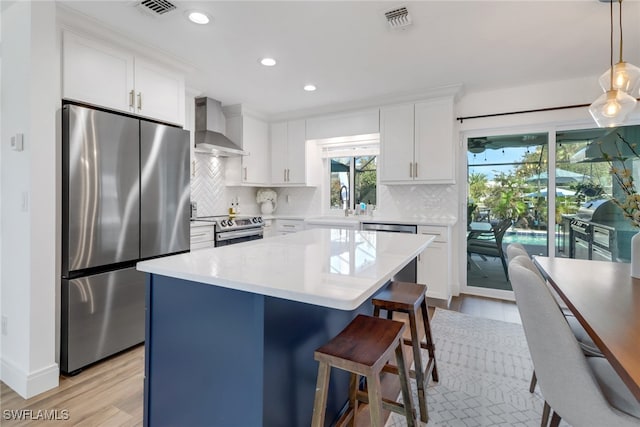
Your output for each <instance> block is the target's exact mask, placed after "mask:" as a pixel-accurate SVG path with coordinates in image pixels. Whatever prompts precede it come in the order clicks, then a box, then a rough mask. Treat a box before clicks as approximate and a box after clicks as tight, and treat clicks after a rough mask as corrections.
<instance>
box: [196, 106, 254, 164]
mask: <svg viewBox="0 0 640 427" xmlns="http://www.w3.org/2000/svg"><path fill="white" fill-rule="evenodd" d="M224 128H225V117H224V114H223V112H222V104H221V103H220V101H216V100H215V99H211V98H207V97H202V98H196V132H195V142H196V148H195V151H196V153H205V154H210V155H212V156H218V157H232V156H245V155H247V154H248V153H246V152H245V151H243V150H242V148H240V147H239V146H238V145H237V144H236V143H235V142H233V141H231V140H230V139H229V138H227V137H226V136H224Z"/></svg>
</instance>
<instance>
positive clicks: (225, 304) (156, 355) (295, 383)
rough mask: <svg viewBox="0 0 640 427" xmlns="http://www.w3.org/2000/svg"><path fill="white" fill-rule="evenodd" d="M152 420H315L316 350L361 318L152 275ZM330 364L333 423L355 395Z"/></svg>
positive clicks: (241, 424)
mask: <svg viewBox="0 0 640 427" xmlns="http://www.w3.org/2000/svg"><path fill="white" fill-rule="evenodd" d="M147 276H148V278H147V288H146V307H147V312H146V337H145V338H146V341H145V383H144V425H145V426H147V427H149V426H151V427H162V426H190V427H197V426H203V427H205V426H206V427H263V426H265V427H289V426H291V427H298V426H308V425H310V424H311V417H312V412H313V399H314V395H315V386H316V375H317V369H318V362H316V360H315V359H314V358H313V352H314V350H315V349H316V348H318V347H320V346H321V345H322V344H324V343H326V342H327V341H329V340H330V339H331V338H332V337H333V336H335V335H337V334H338V333H339V332H340V331H341V330H342V329H343V328H344V327H345V326H346V325H347V324H348V323H349V322H350V321H351V320H352V319H353V318H354V317H355V316H356V315H357V314H360V313H363V314H371V312H372V306H371V302H370V300H367V301H366V302H365V303H363V304H362V305H361V306H360V307H358V308H357V309H356V310H353V311H344V310H338V309H331V308H326V307H321V306H316V305H311V304H305V303H301V302H295V301H290V300H286V299H281V298H274V297H269V296H264V295H259V294H254V293H251V292H244V291H238V290H233V289H227V288H223V287H219V286H215V285H210V284H202V283H198V282H192V281H188V280H182V279H176V278H172V277H166V276H162V275H157V274H148V275H147ZM348 385H349V374H348V373H346V372H341V371H339V370H335V369H334V370H332V372H331V381H330V387H331V388H330V391H329V400H328V404H327V418H326V419H327V425H330V424H331V423H332V422H335V421H336V419H337V417H338V416H339V413H340V411H341V410H342V409H343V408H344V406H345V404H346V402H347V399H348Z"/></svg>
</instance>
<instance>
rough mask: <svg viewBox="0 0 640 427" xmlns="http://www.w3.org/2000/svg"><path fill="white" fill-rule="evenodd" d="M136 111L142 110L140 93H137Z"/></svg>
mask: <svg viewBox="0 0 640 427" xmlns="http://www.w3.org/2000/svg"><path fill="white" fill-rule="evenodd" d="M138 110H142V92H138Z"/></svg>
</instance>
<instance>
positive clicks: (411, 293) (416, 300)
mask: <svg viewBox="0 0 640 427" xmlns="http://www.w3.org/2000/svg"><path fill="white" fill-rule="evenodd" d="M426 292H427V287H426V286H425V285H420V284H417V283H408V282H391V283H390V284H389V285H388V286H387V287H386V288H385V289H384V290H382V291H381V292H379V293H378V294H377V295H375V296H374V297H373V299H372V300H371V302H372V303H373V315H374V316H379V315H380V310H381V309H382V310H386V312H387V318H388V319H392V318H393V312H394V311H397V312H400V313H406V314H408V315H409V329H410V332H411V339H404V340H403V341H404V344H406V345H410V346H411V347H412V348H413V359H414V363H415V370H414V369H412V370H410V371H409V375H410V376H411V378H415V379H416V385H417V387H418V404H419V406H420V420H422V421H423V422H425V423H426V422H428V420H429V412H428V410H427V397H426V388H427V386H426V384H428V382H429V379H428V378H429V375H431V377H432V378H433V381H436V382H437V381H438V368H437V366H436V354H435V346H434V344H433V338H432V336H431V326H430V325H429V313H428V312H427V300H426V297H425V293H426ZM418 310H420V311H421V312H422V319H423V324H424V335H425V341H424V342H422V341H420V338H419V336H418V322H417V321H416V318H417V316H418ZM421 348H424V349H426V350H427V352H428V353H429V361H428V362H427V366H426V367H425V368H424V369H422V357H421V354H420V353H421V352H420V349H421ZM384 371H385V372H393V373H396V372H397V368H396V367H395V366H392V365H389V366H386V367H385V368H384Z"/></svg>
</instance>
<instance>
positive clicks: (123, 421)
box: [0, 296, 520, 427]
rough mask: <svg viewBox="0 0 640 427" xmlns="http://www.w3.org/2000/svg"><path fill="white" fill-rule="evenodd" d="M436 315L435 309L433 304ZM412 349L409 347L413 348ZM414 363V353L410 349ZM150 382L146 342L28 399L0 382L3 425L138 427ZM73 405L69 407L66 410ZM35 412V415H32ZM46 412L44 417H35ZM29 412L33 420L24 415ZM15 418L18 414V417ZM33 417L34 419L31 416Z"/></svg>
mask: <svg viewBox="0 0 640 427" xmlns="http://www.w3.org/2000/svg"><path fill="white" fill-rule="evenodd" d="M450 309H451V310H456V311H459V312H462V313H467V314H471V315H474V316H478V317H486V318H490V319H496V320H503V321H507V322H518V323H519V322H520V317H519V315H518V309H517V307H516V306H515V303H513V302H509V301H499V300H493V299H489V298H481V297H472V296H460V297H455V298H454V299H453V301H452V303H451V307H450ZM430 315H433V309H430ZM407 349H408V347H407ZM405 353H406V355H407V356H408V358H410V359H411V360H410V361H409V363H412V361H413V360H412V358H411V357H410V356H411V352H410V351H406V352H405ZM143 387H144V346H142V345H140V346H137V347H134V348H133V349H131V350H128V351H126V352H123V353H121V354H119V355H116V356H114V357H111V358H109V359H107V360H104V361H102V362H100V363H97V364H95V365H94V366H91V367H89V368H87V369H85V370H84V371H83V372H81V373H80V374H78V375H76V376H74V377H63V376H61V377H60V386H59V387H57V388H55V389H53V390H50V391H48V392H46V393H43V394H41V395H38V396H36V397H33V398H31V399H28V400H25V399H23V398H21V397H20V396H19V395H18V394H16V393H15V392H14V391H13V390H11V389H10V388H9V387H7V386H6V385H5V384H4V383H0V425H2V426H3V427H4V426H6V427H19V426H37V425H48V424H49V423H51V422H53V421H44V419H43V418H42V416H43V413H39V412H38V411H49V412H48V414H49V415H50V414H51V412H50V411H52V410H56V409H57V410H58V412H57V413H56V414H54V415H57V416H58V418H65V414H67V415H68V419H66V420H58V421H55V422H54V423H55V424H54V425H55V426H65V427H66V426H78V427H80V426H83V427H84V426H87V427H103V426H104V427H107V426H114V427H133V426H141V425H142V411H143V403H142V400H143ZM398 392H399V384H398V381H397V377H395V376H393V375H386V376H385V378H383V393H384V394H385V396H390V397H393V398H395V396H397V394H398ZM20 410H25V411H30V412H25V411H23V412H19V414H21V415H22V416H23V419H22V420H18V419H11V418H12V411H14V412H13V414H15V411H20ZM63 410H67V411H68V412H66V413H65V412H62V411H63ZM367 411H368V409H367V408H366V407H363V411H361V412H362V413H361V414H359V416H358V422H357V426H358V427H369V425H370V423H369V419H368V418H369V417H368V414H367ZM29 415H30V416H29ZM39 415H40V417H41V418H40V419H39V420H38V419H36V420H34V419H33V418H36V417H38V416H39ZM25 416H26V418H27V419H24V417H25ZM14 418H15V417H14ZM28 418H32V419H28Z"/></svg>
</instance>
